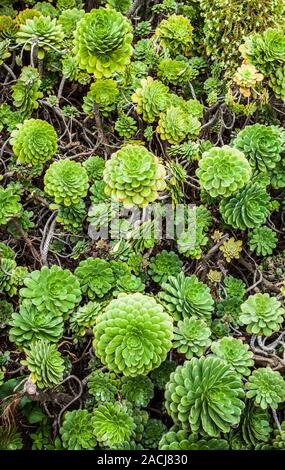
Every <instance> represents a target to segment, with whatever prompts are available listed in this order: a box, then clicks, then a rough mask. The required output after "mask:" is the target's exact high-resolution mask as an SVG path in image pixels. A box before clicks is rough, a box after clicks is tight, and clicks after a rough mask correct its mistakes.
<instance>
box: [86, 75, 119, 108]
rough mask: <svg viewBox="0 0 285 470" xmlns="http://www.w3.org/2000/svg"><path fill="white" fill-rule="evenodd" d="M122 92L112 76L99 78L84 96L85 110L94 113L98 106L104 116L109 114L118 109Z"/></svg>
mask: <svg viewBox="0 0 285 470" xmlns="http://www.w3.org/2000/svg"><path fill="white" fill-rule="evenodd" d="M119 96H120V92H119V90H118V84H117V82H115V80H113V79H112V78H107V79H101V80H100V79H99V80H96V82H95V83H92V84H91V86H90V90H89V91H88V93H87V95H86V96H84V97H83V106H82V108H83V111H84V112H85V113H86V114H89V115H93V114H94V108H95V107H96V106H97V107H98V109H99V110H100V111H101V112H102V114H103V116H108V115H109V114H110V113H111V112H112V111H114V110H115V109H116V105H117V102H118V98H119Z"/></svg>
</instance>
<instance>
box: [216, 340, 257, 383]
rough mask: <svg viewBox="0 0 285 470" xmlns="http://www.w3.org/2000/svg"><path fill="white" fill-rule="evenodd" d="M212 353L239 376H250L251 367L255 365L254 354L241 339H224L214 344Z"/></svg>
mask: <svg viewBox="0 0 285 470" xmlns="http://www.w3.org/2000/svg"><path fill="white" fill-rule="evenodd" d="M211 351H212V352H213V353H214V355H215V356H217V357H219V358H220V359H223V360H224V361H225V362H226V363H227V364H228V365H229V366H231V367H232V368H233V370H235V371H236V372H238V373H239V374H241V375H245V376H247V375H250V367H252V366H253V365H254V360H253V353H252V352H251V351H250V350H249V346H248V345H247V344H244V343H243V342H242V341H241V340H240V339H236V338H232V337H231V336H229V337H224V338H222V339H220V340H219V341H215V342H214V343H212V345H211Z"/></svg>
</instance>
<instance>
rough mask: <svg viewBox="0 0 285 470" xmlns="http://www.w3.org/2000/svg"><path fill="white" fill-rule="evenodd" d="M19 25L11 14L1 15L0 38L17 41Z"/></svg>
mask: <svg viewBox="0 0 285 470" xmlns="http://www.w3.org/2000/svg"><path fill="white" fill-rule="evenodd" d="M17 31H18V25H17V22H16V20H14V19H13V18H11V17H10V16H6V15H1V16H0V40H1V41H6V40H9V41H13V42H14V41H15V37H16V33H17Z"/></svg>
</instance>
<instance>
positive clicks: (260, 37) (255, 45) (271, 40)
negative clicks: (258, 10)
mask: <svg viewBox="0 0 285 470" xmlns="http://www.w3.org/2000/svg"><path fill="white" fill-rule="evenodd" d="M242 53H243V55H244V56H245V57H246V59H247V60H248V61H249V62H250V63H252V64H253V65H255V66H256V67H257V69H258V70H259V71H260V72H262V73H263V74H264V75H267V73H268V72H270V70H272V69H274V68H275V67H276V66H278V65H279V64H283V63H284V62H285V37H284V33H283V31H282V30H281V28H268V29H266V30H265V31H263V32H262V33H256V34H253V35H251V36H249V37H248V38H247V39H246V41H245V44H244V45H243V46H242Z"/></svg>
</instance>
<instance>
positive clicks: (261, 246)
mask: <svg viewBox="0 0 285 470" xmlns="http://www.w3.org/2000/svg"><path fill="white" fill-rule="evenodd" d="M248 240H249V248H250V249H251V250H252V251H255V252H256V253H257V254H258V255H261V256H267V255H272V252H273V250H274V248H276V246H277V240H278V238H277V235H276V233H275V232H274V231H273V230H272V229H271V228H269V227H266V226H265V227H256V228H254V229H253V231H252V232H249V234H248Z"/></svg>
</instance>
